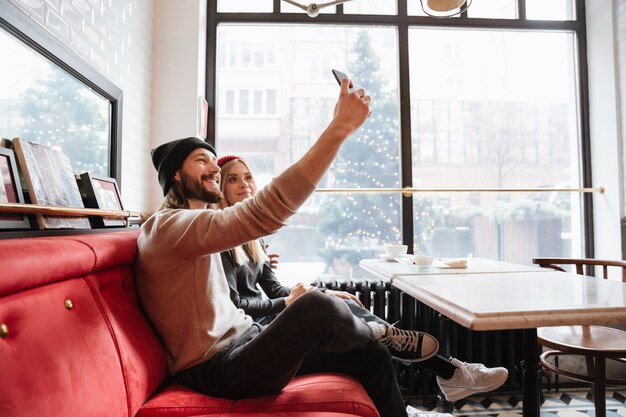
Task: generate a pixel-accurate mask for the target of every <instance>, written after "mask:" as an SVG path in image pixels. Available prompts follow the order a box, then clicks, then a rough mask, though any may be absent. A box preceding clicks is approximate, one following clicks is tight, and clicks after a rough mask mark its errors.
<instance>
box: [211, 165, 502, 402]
mask: <svg viewBox="0 0 626 417" xmlns="http://www.w3.org/2000/svg"><path fill="white" fill-rule="evenodd" d="M217 164H218V165H219V167H220V168H221V172H220V173H221V181H220V189H221V190H222V193H223V198H222V201H221V202H220V207H221V208H225V207H229V206H232V205H235V204H237V203H239V202H241V201H243V200H245V199H246V198H249V197H252V196H253V195H255V194H256V191H257V189H256V183H255V182H254V177H253V175H252V171H251V170H250V167H249V166H248V164H247V163H246V162H245V161H244V160H243V159H242V158H241V157H238V156H235V155H229V156H223V157H221V158H219V159H218V161H217ZM221 256H222V263H223V265H224V272H225V273H226V278H227V279H228V284H229V286H230V294H231V299H232V300H233V302H234V303H235V305H236V306H237V307H239V308H241V309H243V311H244V312H245V313H246V314H248V315H249V316H251V317H252V318H253V319H254V320H255V321H257V322H259V323H261V324H266V323H269V322H271V321H272V320H273V319H274V317H276V315H277V314H278V313H280V312H281V311H282V310H283V309H285V308H286V307H288V306H289V304H291V303H292V302H293V301H294V300H295V299H297V298H298V297H299V296H300V295H302V294H304V293H306V292H307V291H312V290H314V288H313V287H312V286H310V285H305V284H301V283H298V284H296V285H295V286H294V287H293V288H291V289H290V288H288V287H285V286H283V285H281V284H280V282H279V281H278V280H277V279H276V276H275V275H274V272H273V271H272V269H271V267H270V264H269V259H268V257H267V255H266V254H265V251H264V249H263V244H262V242H260V241H258V240H256V241H252V242H248V243H246V244H245V245H243V246H239V247H237V248H235V249H232V250H230V251H227V252H222V254H221ZM257 284H258V285H259V286H260V287H261V288H262V289H263V291H264V292H265V294H266V295H267V297H268V299H263V297H262V293H261V291H260V290H259V289H258V287H257ZM326 294H329V295H332V296H336V297H340V298H343V299H345V300H346V302H347V303H348V305H349V306H350V309H351V310H352V312H353V314H354V315H355V316H357V317H360V318H362V319H363V320H365V321H366V322H378V323H381V324H384V325H388V323H387V322H385V321H384V320H382V319H381V318H379V317H378V316H376V315H374V314H372V313H371V312H370V311H369V310H367V309H365V308H363V306H362V304H361V302H360V301H359V299H358V298H357V297H356V296H354V295H353V294H350V293H346V292H343V291H332V290H327V291H326ZM419 365H421V366H423V367H424V368H426V369H428V370H430V371H431V372H433V373H435V374H436V375H437V383H438V385H439V387H440V388H441V391H442V392H443V394H444V396H445V398H446V399H447V400H448V401H452V402H454V401H458V400H460V399H462V398H465V397H467V396H469V395H471V394H474V393H478V392H486V391H491V390H494V389H496V388H498V387H499V386H501V385H502V384H503V383H504V382H505V381H506V378H507V375H508V371H507V370H506V369H505V368H486V367H485V366H483V365H482V364H473V363H465V362H461V361H459V360H458V359H451V360H448V359H445V358H444V357H442V356H439V355H435V356H433V357H432V358H430V359H427V360H425V361H423V362H420V363H419Z"/></svg>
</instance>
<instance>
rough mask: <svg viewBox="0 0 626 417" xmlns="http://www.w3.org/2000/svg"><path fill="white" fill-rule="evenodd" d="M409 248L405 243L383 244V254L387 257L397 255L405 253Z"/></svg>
mask: <svg viewBox="0 0 626 417" xmlns="http://www.w3.org/2000/svg"><path fill="white" fill-rule="evenodd" d="M408 249H409V247H408V246H407V245H385V254H386V255H387V256H389V257H393V258H395V257H398V256H404V255H406V251H407V250H408Z"/></svg>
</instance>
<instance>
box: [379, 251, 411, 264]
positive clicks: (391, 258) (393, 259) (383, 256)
mask: <svg viewBox="0 0 626 417" xmlns="http://www.w3.org/2000/svg"><path fill="white" fill-rule="evenodd" d="M409 256H410V255H402V256H391V255H387V254H386V253H381V254H380V255H378V257H379V258H381V259H384V260H385V261H387V262H396V259H398V258H402V259H405V258H408V257H409Z"/></svg>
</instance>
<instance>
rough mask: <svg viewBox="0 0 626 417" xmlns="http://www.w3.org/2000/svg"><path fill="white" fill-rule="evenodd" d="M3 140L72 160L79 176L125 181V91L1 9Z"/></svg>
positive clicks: (0, 117) (8, 10) (19, 16)
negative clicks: (122, 149) (17, 139)
mask: <svg viewBox="0 0 626 417" xmlns="http://www.w3.org/2000/svg"><path fill="white" fill-rule="evenodd" d="M0 50H1V51H3V55H4V56H6V57H10V58H7V59H5V60H4V61H3V63H4V65H2V66H1V67H0V137H2V138H7V139H12V138H14V137H20V138H22V139H25V140H28V141H31V142H36V143H39V144H42V145H46V146H50V147H52V148H55V149H58V150H60V151H62V152H63V153H65V154H66V155H68V157H69V158H70V161H71V163H72V168H73V171H74V172H75V173H77V174H80V173H82V172H87V171H89V172H91V173H92V174H95V175H100V176H106V177H116V178H117V179H118V181H120V172H121V169H120V164H119V160H120V154H119V149H120V133H121V129H120V128H121V97H122V92H121V90H119V89H118V88H117V87H115V86H114V85H113V84H111V83H110V82H109V81H108V80H106V79H105V78H104V77H103V76H102V75H100V74H99V73H97V72H96V71H95V70H94V69H92V68H91V67H89V66H88V65H87V64H86V63H85V62H84V61H83V60H82V59H80V58H78V57H77V56H75V55H74V54H72V53H71V52H69V50H68V49H67V48H66V47H64V46H62V45H60V44H59V43H58V42H57V41H56V40H54V39H53V38H52V37H51V36H50V35H49V34H48V33H47V32H45V30H43V29H41V28H40V27H39V26H38V25H35V24H33V23H32V22H30V21H29V19H28V17H26V16H25V15H24V14H23V13H22V12H21V11H19V10H17V9H16V8H15V6H13V5H11V4H10V3H8V4H4V3H2V4H0Z"/></svg>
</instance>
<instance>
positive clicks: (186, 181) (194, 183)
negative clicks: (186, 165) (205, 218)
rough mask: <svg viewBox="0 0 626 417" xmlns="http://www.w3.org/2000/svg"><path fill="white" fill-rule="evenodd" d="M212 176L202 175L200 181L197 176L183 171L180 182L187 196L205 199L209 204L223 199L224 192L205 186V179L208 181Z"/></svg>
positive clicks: (193, 198)
mask: <svg viewBox="0 0 626 417" xmlns="http://www.w3.org/2000/svg"><path fill="white" fill-rule="evenodd" d="M210 178H211V177H210V176H209V175H203V176H202V177H200V181H198V180H196V179H195V178H191V177H189V176H188V175H187V174H185V173H184V172H182V171H181V173H180V179H181V181H180V183H181V186H182V189H183V193H184V194H185V197H187V198H188V199H192V200H200V201H204V202H205V203H208V204H216V203H219V202H220V201H222V198H223V194H222V192H221V191H217V192H216V191H210V190H207V189H206V188H205V187H204V185H203V181H206V180H208V179H210Z"/></svg>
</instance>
